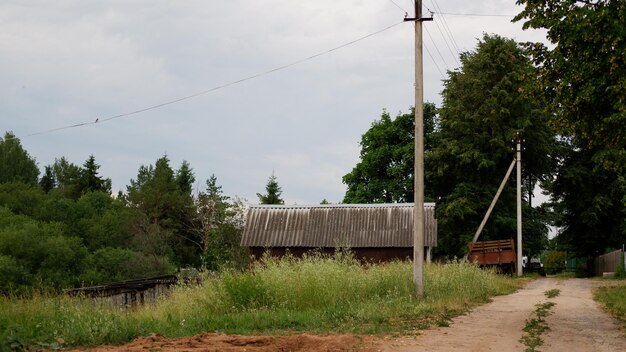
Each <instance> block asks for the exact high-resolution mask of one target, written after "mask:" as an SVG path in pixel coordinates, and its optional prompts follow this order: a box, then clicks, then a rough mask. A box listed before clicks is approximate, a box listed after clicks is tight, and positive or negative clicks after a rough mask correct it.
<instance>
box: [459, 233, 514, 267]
mask: <svg viewBox="0 0 626 352" xmlns="http://www.w3.org/2000/svg"><path fill="white" fill-rule="evenodd" d="M467 258H468V260H469V261H471V262H474V263H476V264H478V265H479V266H495V267H498V268H499V269H500V271H502V272H503V273H507V274H510V275H513V273H515V271H516V269H517V266H516V255H515V242H514V241H513V240H512V239H511V240H495V241H482V242H470V243H469V253H468V255H467Z"/></svg>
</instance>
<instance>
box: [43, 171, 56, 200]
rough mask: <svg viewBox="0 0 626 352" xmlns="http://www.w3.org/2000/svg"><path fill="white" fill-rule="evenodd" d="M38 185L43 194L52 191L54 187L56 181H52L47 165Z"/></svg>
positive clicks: (52, 177) (52, 176)
mask: <svg viewBox="0 0 626 352" xmlns="http://www.w3.org/2000/svg"><path fill="white" fill-rule="evenodd" d="M39 185H40V186H41V189H42V190H43V191H44V192H45V193H48V192H50V191H51V190H52V189H54V187H56V181H55V180H54V175H53V174H52V167H51V166H50V165H47V166H46V167H45V171H44V174H43V176H42V177H41V180H40V181H39Z"/></svg>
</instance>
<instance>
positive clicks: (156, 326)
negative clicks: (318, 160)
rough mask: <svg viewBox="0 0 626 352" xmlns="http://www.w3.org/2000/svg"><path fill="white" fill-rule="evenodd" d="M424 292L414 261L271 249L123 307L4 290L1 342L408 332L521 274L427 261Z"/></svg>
mask: <svg viewBox="0 0 626 352" xmlns="http://www.w3.org/2000/svg"><path fill="white" fill-rule="evenodd" d="M424 277H425V297H424V298H422V299H416V298H415V297H414V296H413V294H412V293H413V284H412V266H411V263H408V262H392V263H387V264H381V265H368V266H363V265H360V264H359V263H358V261H356V260H354V259H353V258H352V257H351V256H350V254H345V253H344V254H338V255H336V256H335V257H321V256H312V257H306V258H304V259H302V260H297V259H294V258H283V259H280V260H278V259H272V258H265V259H264V261H263V262H261V263H259V264H257V265H256V266H254V267H253V268H251V269H250V270H248V271H246V272H235V271H230V272H223V273H221V274H220V275H219V276H213V277H206V278H205V280H204V282H203V284H202V285H201V286H193V287H186V286H180V287H176V288H175V289H174V290H173V292H172V294H171V295H170V296H169V297H167V298H166V299H162V300H160V301H159V302H158V303H156V304H154V305H150V306H144V307H139V308H135V309H130V310H124V309H120V308H115V307H111V306H107V305H104V304H95V303H93V302H92V301H90V300H88V299H77V298H70V297H66V296H59V297H50V296H46V295H36V296H34V297H31V298H28V299H20V298H18V297H4V298H0V312H2V313H1V314H0V348H5V349H6V348H9V347H10V345H11V344H12V345H13V346H14V347H16V348H20V347H33V348H37V347H46V348H52V349H54V348H57V347H67V346H89V345H98V344H116V343H123V342H126V341H129V340H131V339H133V338H135V337H137V336H145V335H149V334H151V333H158V334H162V335H165V336H168V337H178V336H186V335H194V334H197V333H200V332H204V331H218V332H224V333H238V334H288V333H291V332H295V331H310V332H317V333H325V332H350V333H359V334H387V333H392V334H395V333H398V334H407V333H412V332H415V331H416V330H418V329H422V328H425V327H428V326H430V325H439V326H446V325H447V324H448V321H449V319H450V318H451V317H453V316H455V315H458V314H461V313H463V312H465V311H466V310H467V309H469V308H470V307H472V306H474V305H476V304H479V303H484V302H487V301H488V300H489V297H491V296H494V295H499V294H506V293H510V292H512V291H514V290H515V289H516V288H517V287H518V286H519V284H520V282H519V281H516V280H512V279H510V278H507V277H504V276H499V275H496V274H495V273H494V272H492V271H485V270H481V269H479V268H477V267H476V266H474V265H471V264H467V263H452V264H446V265H442V264H429V265H426V267H425V272H424Z"/></svg>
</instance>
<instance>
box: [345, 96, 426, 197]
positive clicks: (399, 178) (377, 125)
mask: <svg viewBox="0 0 626 352" xmlns="http://www.w3.org/2000/svg"><path fill="white" fill-rule="evenodd" d="M436 116H437V108H436V107H435V105H434V104H432V103H426V104H424V134H425V139H424V149H425V152H426V153H429V151H430V149H431V148H432V146H433V141H434V140H435V127H436V124H437V121H436ZM360 144H361V155H360V158H361V161H359V162H358V163H357V165H356V166H355V167H354V168H353V169H352V171H350V173H348V174H346V175H345V176H343V183H345V184H346V186H347V187H348V189H347V191H346V194H345V196H344V200H343V202H344V203H405V202H413V196H414V191H413V189H414V177H413V173H414V160H415V109H414V108H412V109H411V112H410V113H408V114H398V115H397V116H396V117H395V118H393V119H392V118H391V116H390V115H389V113H387V112H386V111H383V113H382V116H381V118H380V120H376V121H374V122H373V123H372V126H371V127H370V129H369V130H367V132H365V133H364V134H363V136H362V137H361V142H360ZM428 171H430V170H428ZM428 176H429V175H427V177H426V183H425V192H426V198H427V199H429V200H431V201H432V200H433V196H434V192H433V190H432V183H431V182H430V181H431V180H432V178H431V177H428Z"/></svg>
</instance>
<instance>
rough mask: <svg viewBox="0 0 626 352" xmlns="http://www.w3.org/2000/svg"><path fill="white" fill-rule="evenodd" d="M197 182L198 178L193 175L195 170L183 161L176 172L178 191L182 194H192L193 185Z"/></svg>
mask: <svg viewBox="0 0 626 352" xmlns="http://www.w3.org/2000/svg"><path fill="white" fill-rule="evenodd" d="M195 181H196V177H195V175H194V174H193V169H192V168H191V166H189V163H188V162H187V161H185V160H183V163H182V164H181V165H180V168H178V171H176V183H177V184H178V189H179V190H180V191H181V192H182V193H186V194H191V191H192V187H193V183H194V182H195Z"/></svg>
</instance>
